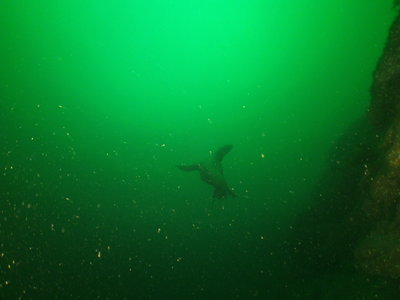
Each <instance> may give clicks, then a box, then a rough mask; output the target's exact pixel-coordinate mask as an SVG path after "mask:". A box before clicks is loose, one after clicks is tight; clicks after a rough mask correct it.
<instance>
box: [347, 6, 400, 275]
mask: <svg viewBox="0 0 400 300" xmlns="http://www.w3.org/2000/svg"><path fill="white" fill-rule="evenodd" d="M396 3H397V2H395V4H396ZM371 96H372V99H371V106H370V112H369V113H370V117H371V119H372V121H373V123H374V125H375V126H376V128H377V130H379V133H378V136H379V141H378V144H377V145H376V149H377V151H378V152H379V155H378V157H377V160H376V161H375V163H374V168H373V169H372V170H366V174H365V176H364V178H363V179H361V181H360V186H361V189H362V190H363V195H362V199H361V200H362V205H361V210H360V212H361V213H362V214H364V216H365V217H366V219H367V223H366V226H367V227H369V232H368V233H367V234H366V235H364V237H362V238H360V239H359V242H358V244H357V246H356V247H355V250H354V257H355V265H356V267H357V268H358V269H360V270H362V271H364V272H366V273H368V274H370V275H377V276H383V277H387V278H393V279H400V15H399V16H398V17H397V19H396V20H395V22H394V24H393V25H392V28H391V30H390V34H389V38H388V42H387V45H386V47H385V50H384V53H383V55H382V57H381V59H380V61H379V63H378V66H377V69H376V71H375V74H374V82H373V85H372V88H371ZM354 214H356V212H354Z"/></svg>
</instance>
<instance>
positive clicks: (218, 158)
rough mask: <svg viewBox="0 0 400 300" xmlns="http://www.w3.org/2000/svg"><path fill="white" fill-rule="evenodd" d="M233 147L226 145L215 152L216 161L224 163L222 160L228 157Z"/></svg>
mask: <svg viewBox="0 0 400 300" xmlns="http://www.w3.org/2000/svg"><path fill="white" fill-rule="evenodd" d="M232 147H233V146H232V145H225V146H222V147H221V148H219V149H218V150H217V151H216V152H215V156H214V157H215V160H216V161H218V162H221V161H222V159H223V158H224V156H225V155H226V154H228V152H229V151H231V150H232Z"/></svg>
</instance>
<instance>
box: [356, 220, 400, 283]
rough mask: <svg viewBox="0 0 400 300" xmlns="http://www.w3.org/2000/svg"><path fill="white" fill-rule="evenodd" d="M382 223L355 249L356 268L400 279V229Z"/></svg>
mask: <svg viewBox="0 0 400 300" xmlns="http://www.w3.org/2000/svg"><path fill="white" fill-rule="evenodd" d="M394 225H395V224H390V223H385V222H383V223H381V224H379V225H377V226H376V228H375V229H374V230H373V231H372V232H370V233H369V234H368V236H367V237H366V238H364V239H363V240H362V241H361V243H360V244H359V246H358V247H357V248H356V249H355V257H356V266H357V268H358V269H360V270H362V271H364V272H366V273H368V274H372V275H379V276H384V277H390V278H394V279H400V239H399V237H400V228H399V227H398V226H394Z"/></svg>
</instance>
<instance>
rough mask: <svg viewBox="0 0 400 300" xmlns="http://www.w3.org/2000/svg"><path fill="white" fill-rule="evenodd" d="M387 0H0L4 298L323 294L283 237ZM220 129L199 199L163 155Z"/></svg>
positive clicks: (371, 52)
mask: <svg viewBox="0 0 400 300" xmlns="http://www.w3.org/2000/svg"><path fill="white" fill-rule="evenodd" d="M391 2H392V1H390V0H385V1H384V0H379V1H374V0H363V1H361V0H353V1H348V0H336V1H317V0H299V1H276V0H275V1H269V0H265V1H260V0H246V1H244V0H235V1H223V0H214V1H209V0H203V1H190V0H185V1H183V0H170V1H160V0H158V1H156V0H147V1H144V0H142V1H134V0H132V1H122V0H121V1H74V0H71V1H58V0H53V1H45V0H38V1H30V2H28V1H2V2H1V3H0V40H1V47H0V138H1V140H0V141H1V143H0V170H1V172H0V298H2V299H17V298H18V297H21V298H22V299H30V298H32V299H56V298H59V299H65V298H73V299H96V298H98V299H252V298H259V299H307V297H309V299H319V298H318V296H313V297H314V298H311V296H309V295H315V293H313V289H314V287H315V284H312V283H311V279H310V280H309V279H307V280H303V281H302V280H299V279H298V278H297V279H296V278H295V277H294V276H293V274H294V273H296V272H299V273H301V270H296V269H295V268H292V267H290V266H289V265H288V261H289V260H290V257H286V254H284V253H287V252H288V251H287V250H290V249H284V246H282V245H285V241H286V239H287V238H288V237H289V236H290V233H291V231H292V229H293V224H294V223H295V222H296V219H297V218H298V216H299V215H301V213H302V212H304V211H305V210H307V208H308V207H309V206H310V205H311V204H312V203H313V202H314V201H316V199H313V198H312V197H311V196H310V195H311V194H312V191H313V188H314V187H315V185H316V184H317V182H318V181H319V180H320V179H321V176H322V174H323V172H324V170H325V169H326V162H327V160H328V151H329V149H330V147H331V146H332V143H333V142H334V141H335V140H336V139H337V138H338V137H340V136H341V135H342V134H343V133H344V132H345V131H346V129H347V128H348V127H349V126H350V125H351V124H352V123H353V122H355V121H356V120H357V119H358V118H359V117H361V116H362V115H364V114H365V113H366V111H367V108H368V105H369V101H370V96H369V87H370V84H371V82H372V73H373V70H374V68H375V65H376V62H377V60H378V58H379V56H380V54H381V53H382V50H383V47H384V43H385V40H386V37H387V32H388V28H389V27H390V25H391V22H392V21H393V18H394V16H395V11H394V10H392V9H391V8H392V3H391ZM225 144H233V150H232V151H231V152H230V153H229V154H228V155H227V156H226V157H225V159H224V161H223V166H224V174H225V177H226V180H227V182H228V184H229V186H230V187H232V188H233V189H234V190H235V193H236V194H237V197H236V198H226V199H222V200H216V201H215V203H214V205H212V202H213V199H212V193H213V190H212V188H211V187H210V186H208V185H206V184H205V183H204V182H202V181H201V180H199V178H198V177H199V176H198V174H196V173H184V172H181V171H180V170H178V169H177V168H176V165H178V164H183V163H187V164H190V163H195V162H198V161H200V160H202V159H204V158H207V157H208V155H209V151H210V150H215V149H217V148H218V147H220V146H223V145H225ZM339 217H340V216H338V218H339ZM315 226H316V227H317V226H318V223H316V224H315ZM327 234H329V232H327ZM335 272H337V270H335ZM332 273H333V271H332ZM327 274H328V275H326V276H327V277H328V278H329V276H333V274H330V273H329V270H328V272H327ZM310 277H311V278H312V277H313V275H312V274H311V276H310ZM315 277H316V278H315V280H317V279H318V278H317V277H318V275H317V274H315ZM336 278H338V276H336ZM339 278H340V280H342V281H339V282H338V283H333V284H332V285H331V286H330V287H327V288H326V289H327V290H329V289H335V290H338V295H344V294H345V290H346V289H348V288H349V286H351V284H349V283H347V284H341V282H346V279H343V278H345V275H341V276H339ZM326 281H329V280H325V283H326ZM363 284H365V282H363ZM366 294H367V295H368V292H366ZM304 295H308V296H304ZM315 297H316V298H315ZM321 299H322V298H321ZM337 299H339V298H337ZM342 299H343V297H342ZM363 299H364V298H363ZM367 299H369V298H367Z"/></svg>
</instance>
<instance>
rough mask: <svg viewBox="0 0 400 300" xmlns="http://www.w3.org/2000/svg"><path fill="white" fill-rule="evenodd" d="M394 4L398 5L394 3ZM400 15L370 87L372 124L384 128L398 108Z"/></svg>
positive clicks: (391, 30)
mask: <svg viewBox="0 0 400 300" xmlns="http://www.w3.org/2000/svg"><path fill="white" fill-rule="evenodd" d="M395 5H398V4H396V3H395ZM399 51H400V17H399V16H398V17H397V18H396V20H395V21H394V23H393V25H392V27H391V29H390V34H389V38H388V41H387V43H386V47H385V50H384V52H383V55H382V57H381V59H380V60H379V62H378V65H377V68H376V70H375V73H374V81H373V84H372V87H371V96H372V99H371V106H370V115H371V117H372V119H373V121H374V124H375V125H376V126H377V127H379V128H383V129H386V128H388V127H389V126H390V125H391V124H392V122H393V121H395V119H396V118H398V112H399V109H400V93H399V82H400V53H399Z"/></svg>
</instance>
